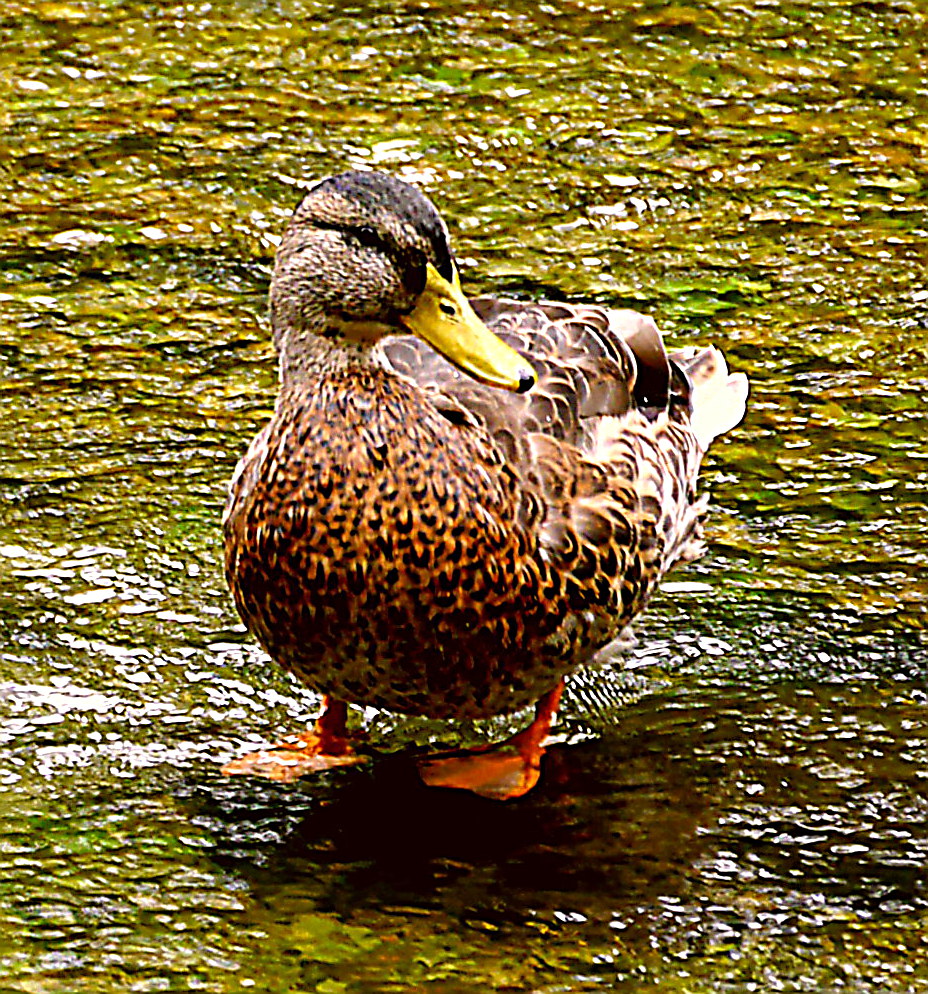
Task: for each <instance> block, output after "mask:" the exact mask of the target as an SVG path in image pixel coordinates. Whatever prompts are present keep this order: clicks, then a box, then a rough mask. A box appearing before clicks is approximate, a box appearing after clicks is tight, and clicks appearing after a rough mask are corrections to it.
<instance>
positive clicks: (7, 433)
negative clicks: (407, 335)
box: [0, 2, 928, 994]
mask: <svg viewBox="0 0 928 994" xmlns="http://www.w3.org/2000/svg"><path fill="white" fill-rule="evenodd" d="M2 17H3V18H4V20H3V27H4V31H3V34H2V36H0V38H2V41H0V44H2V51H3V55H4V58H3V60H2V63H0V85H2V87H3V92H4V97H3V104H2V106H0V113H2V115H3V116H2V122H3V138H2V139H0V141H2V143H3V146H4V148H3V151H4V155H3V157H2V161H3V163H4V164H3V172H4V178H5V180H6V184H5V188H6V191H7V192H6V199H5V210H4V211H3V215H2V221H0V223H2V226H3V236H4V237H3V239H2V241H0V244H2V246H3V247H2V249H0V259H2V271H3V276H4V280H3V285H2V287H0V303H2V318H0V368H2V379H0V382H2V389H0V496H2V501H3V503H2V506H0V515H2V517H0V597H2V599H0V626H2V642H0V980H2V983H0V986H2V987H3V988H4V990H7V989H9V990H12V991H42V992H45V991H49V992H52V991H53V992H77V991H88V992H100V991H113V992H122V991H158V990H177V991H186V990H205V991H215V992H237V991H241V990H247V989H249V988H251V989H255V990H261V991H271V992H275V994H277V992H281V994H283V992H291V991H318V992H320V994H341V992H348V994H355V992H359V994H360V992H364V994H367V992H375V991H376V992H380V991H418V990H423V989H427V990H434V991H438V992H441V994H464V992H478V991H480V992H482V991H497V990H513V991H544V992H549V991H550V992H554V991H558V992H561V991H567V992H573V991H599V990H620V991H628V992H633V991H635V992H637V991H639V990H643V989H649V990H660V991H667V992H671V991H673V992H678V991H689V992H699V994H701V992H704V991H705V992H709V991H723V992H729V991H730V992H742V991H768V990H770V991H814V992H823V991H824V992H831V991H834V992H839V991H873V992H883V991H886V992H909V991H926V990H928V966H926V963H928V893H926V884H925V868H926V865H928V852H926V850H928V801H926V800H925V798H926V796H928V789H926V788H928V710H926V708H928V698H926V688H925V675H926V670H928V665H926V664H928V639H926V605H928V579H926V565H928V539H926V536H925V524H926V506H928V441H926V439H928V418H926V414H925V409H926V403H928V348H926V328H928V281H926V261H928V256H926V249H925V246H926V244H928V218H926V212H928V208H926V194H925V177H926V175H928V171H926V140H925V135H926V134H928V87H926V83H925V78H924V66H925V65H926V64H928V51H926V48H925V38H926V37H928V31H926V28H928V24H926V20H925V15H924V14H923V13H921V12H920V7H919V6H918V5H916V4H911V3H888V4H854V5H850V4H844V3H826V2H819V3H815V4H812V5H796V6H786V5H777V4H765V3H759V2H758V3H746V4H740V5H738V6H737V7H731V6H729V5H723V4H721V3H719V4H716V5H714V6H713V5H700V6H693V7H684V6H675V7H668V6H658V5H640V4H635V5H633V4H625V3H613V4H608V5H605V6H602V5H599V6H598V5H593V4H580V3H565V4H558V5H556V6H551V7H547V6H544V5H542V6H537V5H527V4H526V5H524V6H522V5H520V4H517V3H508V4H505V5H503V7H502V8H500V9H497V10H496V11H487V10H480V11H478V10H477V9H476V8H473V9H472V8H471V6H470V5H464V4H456V3H445V2H435V3H432V4H430V5H428V6H425V5H416V4H411V3H410V4H399V5H384V6H379V5H376V4H374V5H359V6H356V7H350V8H339V10H338V12H337V13H336V12H335V11H334V8H328V7H324V6H321V5H313V4H310V3H305V4H296V3H286V4H278V5H270V4H263V3H248V2H241V3H236V4H230V5H213V6H211V5H209V4H189V5H172V4H169V3H165V4H155V3H149V4H145V3H137V4H119V5H116V4H103V3H96V4H95V3H89V2H88V3H57V2H49V3H34V4H29V5H22V6H17V7H13V8H9V9H8V10H7V12H6V13H4V14H3V15H2ZM358 164H367V165H377V166H379V167H381V168H385V169H389V170H392V171H394V172H397V173H399V174H400V175H403V176H406V177H407V178H408V179H411V180H413V181H415V182H419V183H421V184H423V185H424V186H425V188H426V189H427V190H428V192H429V193H430V194H431V195H432V196H433V198H434V199H435V200H436V201H437V202H438V203H439V206H440V207H441V209H442V211H443V212H444V214H445V216H446V218H447V219H448V221H449V224H450V226H451V228H452V232H453V235H454V238H455V243H456V246H457V250H458V254H459V257H460V260H461V263H462V268H463V270H464V274H465V281H466V283H467V286H468V289H469V290H471V291H473V292H475V293H476V292H486V291H489V290H498V291H500V292H503V293H506V294H515V295H519V296H541V295H547V296H554V297H558V296H564V295H569V296H571V297H577V298H585V299H593V300H600V301H603V302H606V303H610V304H616V305H621V306H633V307H638V308H640V309H642V310H647V311H649V312H652V313H654V314H655V315H656V316H657V317H658V319H659V322H660V324H661V325H662V327H663V328H664V329H665V331H666V332H667V333H668V335H669V336H670V338H671V341H672V342H675V343H676V342H684V341H690V340H698V341H708V340H712V341H715V342H716V343H717V344H719V345H721V346H723V347H724V349H725V351H726V354H727V355H728V357H729V361H730V363H731V364H732V365H733V366H734V367H736V368H739V369H743V370H745V371H747V372H748V373H749V375H750V376H751V380H752V388H753V393H752V398H751V404H750V412H749V417H748V419H747V421H746V422H745V424H744V425H743V426H742V428H740V429H739V430H738V431H737V432H735V433H733V434H732V435H731V436H730V438H729V439H727V440H726V441H725V442H723V443H722V444H720V445H719V446H718V447H717V448H716V449H714V450H713V453H712V455H711V457H710V460H709V465H708V468H707V473H706V478H707V483H709V484H710V485H711V488H712V492H713V501H714V504H713V513H712V518H711V524H710V538H711V542H712V546H711V554H710V556H709V557H708V558H707V559H705V560H703V561H701V562H700V563H698V564H696V565H694V566H692V567H690V568H688V569H687V570H685V571H681V572H680V573H678V574H676V575H674V576H673V577H672V578H671V582H670V583H668V584H667V586H666V589H665V591H664V593H663V594H662V596H661V597H660V598H659V599H658V601H656V602H655V604H654V605H653V606H652V609H651V610H650V612H649V614H648V615H647V617H646V618H644V619H643V620H642V621H641V623H640V624H639V625H638V626H637V638H638V641H637V644H636V645H634V646H632V647H630V648H629V650H628V653H627V655H626V656H625V657H624V660H623V661H620V662H617V664H616V666H615V667H614V668H612V669H610V670H607V671H605V672H602V673H599V674H595V675H590V674H581V675H579V676H578V678H577V679H576V681H575V682H574V684H573V685H572V686H571V688H570V694H569V698H568V702H567V708H566V710H565V714H564V717H563V720H562V722H561V724H560V726H559V733H560V735H559V738H560V740H561V741H560V744H559V745H558V746H556V747H555V748H554V749H553V750H552V751H551V753H550V754H549V757H548V762H547V767H546V771H545V778H544V782H543V785H542V786H541V788H540V789H539V790H538V791H537V792H536V793H534V794H533V795H530V796H529V797H527V798H525V799H524V800H522V801H520V802H517V803H513V804H508V805H498V804H492V803H490V802H484V801H480V800H478V799H475V798H469V797H458V796H451V797H447V796H444V795H443V794H442V793H441V792H435V791H428V790H426V789H425V788H423V787H420V786H419V785H418V784H417V783H416V782H415V778H414V777H413V776H412V773H411V770H410V768H409V766H408V765H407V764H406V763H405V762H404V761H403V756H404V753H408V751H409V750H410V749H411V748H412V747H413V746H420V745H424V744H425V743H427V742H428V741H430V740H432V739H434V738H440V739H441V740H442V741H446V742H451V741H456V740H457V738H458V737H463V738H468V737H470V736H471V735H472V734H477V735H479V734H483V733H484V732H486V731H487V730H486V729H477V730H476V732H474V731H473V730H472V729H469V728H455V727H451V726H445V725H434V724H431V723H429V722H409V721H401V720H397V719H394V718H391V717H390V716H388V715H372V714H365V715H361V714H359V715H357V716H356V719H357V720H359V721H361V720H363V721H366V722H368V723H369V725H370V728H371V736H372V740H373V743H374V744H375V745H376V746H378V747H379V748H381V749H382V750H383V751H384V753H393V754H395V755H394V757H393V758H391V759H386V760H383V761H381V762H380V763H378V764H376V765H375V766H374V767H373V768H364V769H358V770H350V771H342V772H340V773H337V774H334V773H333V774H331V775H328V776H325V777H322V778H319V779H317V780H314V781H313V780H310V781H305V782H301V783H299V784H297V785H295V786H289V787H276V786H268V785H265V784H261V783H258V782H250V781H247V780H236V781H228V780H225V779H224V778H222V777H221V776H220V775H219V774H218V772H217V769H218V766H219V764H220V763H221V761H222V760H224V759H225V758H228V757H229V756H231V755H233V754H236V753H239V752H241V751H243V750H244V749H245V748H247V747H248V745H249V744H252V743H254V742H259V741H264V740H265V739H267V738H269V737H273V736H274V735H275V734H276V733H278V732H280V731H281V730H282V729H297V728H300V727H301V726H302V725H303V724H304V723H305V721H306V720H307V719H308V717H309V716H310V715H312V714H313V713H314V711H315V709H316V707H317V705H318V701H317V700H316V699H315V698H313V697H312V696H311V695H307V694H304V693H303V692H302V691H301V690H300V689H299V688H298V687H296V686H294V685H292V684H291V683H289V682H288V681H287V680H286V679H285V678H284V677H283V676H281V675H280V674H279V673H277V672H276V670H275V669H274V668H273V667H272V666H271V665H270V664H269V663H268V662H267V661H266V660H265V659H264V658H263V657H262V655H261V654H260V652H259V651H258V650H257V649H256V647H255V646H254V645H253V643H252V642H251V641H250V640H249V639H248V637H247V636H246V635H245V634H244V632H243V631H242V628H241V626H240V625H239V623H238V619H237V618H236V616H235V614H234V611H233V609H232V607H231V603H230V601H229V598H228V595H227V593H226V591H225V588H224V583H223V580H222V576H221V569H220V548H219V525H218V522H219V514H220V509H221V505H222V501H223V496H224V486H225V481H226V479H227V478H228V476H229V475H230V473H231V471H232V467H233V466H234V463H235V461H236V459H237V458H238V456H239V454H240V453H241V452H242V451H243V449H244V447H245V445H246V444H247V441H248V439H249V438H250V436H251V435H252V434H253V433H254V431H255V430H256V429H257V427H258V426H259V425H260V424H261V423H262V422H263V420H264V419H265V418H266V416H267V413H268V410H269V408H270V406H271V404H272V400H273V392H274V387H275V370H274V364H273V358H272V355H271V352H270V349H269V346H268V344H267V331H266V327H265V324H264V296H265V293H266V287H267V276H268V268H267V267H268V264H269V262H270V260H271V258H272V254H273V249H274V241H275V237H276V236H277V235H278V234H279V232H280V230H281V228H282V225H283V224H284V222H285V218H286V214H287V211H288V210H289V208H290V207H291V206H292V205H293V203H294V202H295V201H296V200H297V199H298V197H299V189H298V184H299V183H300V182H302V181H306V180H308V179H310V178H313V177H317V176H319V175H322V174H324V173H326V172H328V171H333V170H337V169H341V168H344V167H345V166H347V165H358Z"/></svg>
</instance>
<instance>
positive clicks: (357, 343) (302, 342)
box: [278, 331, 383, 388]
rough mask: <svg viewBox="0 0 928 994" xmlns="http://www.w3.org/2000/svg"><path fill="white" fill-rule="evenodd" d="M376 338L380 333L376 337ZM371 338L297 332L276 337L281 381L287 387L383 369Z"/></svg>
mask: <svg viewBox="0 0 928 994" xmlns="http://www.w3.org/2000/svg"><path fill="white" fill-rule="evenodd" d="M378 337H379V336H378ZM375 341H376V339H374V338H373V337H363V336H362V337H358V338H348V337H346V336H344V335H342V334H338V335H332V336H330V337H328V336H325V335H317V334H313V333H311V332H304V333H302V334H301V333H300V332H298V331H294V332H291V333H290V334H287V335H283V336H281V337H280V338H278V349H279V364H280V365H279V368H280V383H281V386H282V387H284V388H287V387H291V386H292V387H301V386H302V387H308V386H310V387H311V386H313V385H318V384H319V383H320V382H324V381H325V380H328V379H330V378H332V377H333V376H339V375H342V374H345V373H350V372H351V371H355V372H359V371H363V370H369V369H382V368H383V361H382V359H381V358H380V355H379V352H378V351H377V350H375V349H374V348H373V345H374V342H375Z"/></svg>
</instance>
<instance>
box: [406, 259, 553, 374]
mask: <svg viewBox="0 0 928 994" xmlns="http://www.w3.org/2000/svg"><path fill="white" fill-rule="evenodd" d="M427 273H428V276H427V279H426V284H425V289H424V290H423V291H422V294H421V295H420V297H419V300H418V302H417V303H416V307H415V309H414V310H413V311H411V312H410V313H409V314H407V315H406V316H405V317H404V318H403V323H404V324H405V325H406V327H407V328H409V330H410V331H411V332H413V334H415V335H418V336H419V337H420V338H422V339H424V340H425V341H426V342H428V343H429V345H431V346H432V348H434V349H437V350H438V351H439V352H440V353H441V354H442V355H443V356H444V357H445V358H446V359H448V360H449V361H450V362H453V363H454V364H455V366H457V367H458V369H460V370H461V371H462V372H464V373H467V375H468V376H472V377H473V378H474V379H475V380H480V382H481V383H488V384H489V385H490V386H493V387H503V388H504V389H506V390H513V391H515V392H516V393H525V391H526V390H530V389H531V388H532V387H533V386H534V385H535V371H534V370H533V369H532V367H531V366H530V365H529V364H528V362H526V360H525V359H523V358H522V356H520V355H519V353H518V352H516V351H515V349H511V348H510V347H509V346H508V345H507V344H506V343H505V342H504V341H502V339H500V338H497V336H496V335H494V334H493V332H492V331H490V329H489V328H488V327H487V326H486V325H485V324H484V323H483V322H482V321H481V320H480V318H478V317H477V315H476V314H475V313H474V309H473V308H472V307H471V306H470V303H469V302H468V300H467V298H466V297H465V296H464V293H463V292H462V290H461V283H460V280H459V279H458V272H457V269H455V270H454V275H453V276H452V279H451V281H450V282H449V281H448V280H446V279H445V278H444V277H443V276H442V275H441V274H440V273H439V272H438V270H437V269H436V268H435V267H434V266H433V265H432V264H431V263H429V265H428V270H427Z"/></svg>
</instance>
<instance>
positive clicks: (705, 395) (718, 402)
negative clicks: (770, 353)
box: [670, 345, 748, 452]
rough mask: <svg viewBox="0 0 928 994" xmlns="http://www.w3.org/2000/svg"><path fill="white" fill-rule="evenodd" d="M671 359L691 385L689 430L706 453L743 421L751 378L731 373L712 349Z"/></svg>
mask: <svg viewBox="0 0 928 994" xmlns="http://www.w3.org/2000/svg"><path fill="white" fill-rule="evenodd" d="M670 358H671V359H673V361H674V362H676V363H677V364H678V365H679V366H680V368H681V369H683V371H684V372H685V373H686V374H687V376H689V378H690V382H691V383H692V387H693V392H692V395H691V402H692V405H693V413H692V414H691V416H690V428H692V430H693V433H694V434H695V435H696V438H697V440H698V442H699V447H700V448H701V449H702V450H703V452H705V451H706V449H708V448H709V446H710V445H711V444H712V441H713V439H715V438H718V436H719V435H724V434H725V432H726V431H730V430H731V429H732V428H734V427H735V425H737V424H739V423H740V421H741V419H742V418H743V417H744V412H745V407H746V405H747V399H748V378H747V377H746V376H745V375H744V373H729V372H728V365H727V364H726V362H725V357H724V356H723V355H722V353H721V352H719V350H718V349H717V348H715V347H714V346H712V345H710V346H708V348H703V349H699V348H689V349H684V350H682V351H680V352H674V353H673V354H672V355H671V356H670Z"/></svg>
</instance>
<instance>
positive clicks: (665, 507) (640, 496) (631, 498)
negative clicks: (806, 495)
mask: <svg viewBox="0 0 928 994" xmlns="http://www.w3.org/2000/svg"><path fill="white" fill-rule="evenodd" d="M472 303H473V306H474V310H475V311H476V312H477V314H478V315H479V316H480V317H481V318H482V319H483V321H484V322H485V323H486V324H487V325H488V326H489V327H490V328H492V329H493V331H494V332H495V333H496V334H497V335H499V336H500V338H502V339H503V340H504V341H505V342H506V343H507V344H509V345H511V346H512V347H513V348H515V349H516V350H517V351H518V352H520V353H522V354H523V355H524V356H525V357H526V358H527V359H528V360H529V361H530V362H531V363H532V365H533V367H534V369H535V371H536V373H537V375H538V382H537V384H536V385H535V386H534V387H533V388H532V389H531V390H530V391H529V392H528V393H526V394H521V395H520V394H512V393H506V392H504V391H502V390H499V389H494V388H492V387H487V386H484V385H482V384H479V383H477V382H475V381H474V380H472V379H471V378H470V377H468V376H466V375H465V374H462V373H460V372H459V371H458V370H457V369H456V368H455V367H454V366H452V365H451V363H449V362H448V361H447V360H446V359H444V358H443V357H441V356H440V355H438V354H437V353H436V352H434V351H433V350H432V349H430V348H429V347H428V346H427V345H425V344H424V343H422V342H421V341H420V340H418V339H416V338H412V337H406V336H404V337H401V338H395V339H390V340H388V341H387V342H386V343H385V344H384V345H383V346H382V348H383V352H384V356H385V361H386V362H388V363H389V364H390V365H391V366H392V367H393V368H394V369H395V370H396V371H397V372H399V373H402V374H404V375H406V376H408V377H410V378H412V379H413V380H415V381H416V382H417V383H418V384H419V385H420V387H421V388H422V389H423V390H425V391H426V392H427V393H428V394H429V395H430V396H431V397H432V398H433V401H434V403H435V405H436V407H437V408H438V409H439V410H440V411H441V412H442V413H443V414H444V415H445V416H446V417H447V418H448V419H449V420H451V421H453V422H455V423H458V424H461V425H462V427H465V428H466V426H468V425H472V426H474V427H479V428H480V429H481V430H485V431H486V432H487V433H488V434H489V436H490V437H491V438H492V440H493V442H494V443H495V445H496V447H497V448H498V450H499V451H500V452H501V454H502V456H503V459H504V461H505V463H506V464H507V465H508V466H509V467H510V468H511V469H512V470H513V471H514V472H515V473H516V474H518V476H519V477H520V478H521V479H522V480H523V481H524V482H525V483H526V485H527V486H528V487H530V488H532V489H533V490H536V491H537V493H538V496H539V497H540V502H541V505H542V508H541V510H542V513H541V515H540V516H534V517H535V520H534V522H533V524H534V526H535V527H537V529H538V533H539V544H540V546H541V548H542V549H544V550H545V553H546V554H547V555H548V556H549V557H552V558H553V559H554V560H555V561H556V562H557V563H558V566H559V568H560V569H562V570H563V571H564V572H567V573H569V574H571V575H572V576H573V577H574V578H575V579H576V581H577V583H578V584H580V585H581V586H582V585H583V584H589V585H590V589H592V588H594V587H595V588H598V592H597V593H596V596H595V597H593V601H594V602H595V603H596V604H598V605H599V606H607V603H608V604H610V605H611V607H612V608H613V609H618V612H619V613H620V614H621V615H622V616H623V617H630V616H631V615H633V614H634V613H636V612H637V610H639V609H640V608H641V607H642V606H643V604H644V602H645V601H646V599H647V597H648V596H649V594H650V592H651V590H653V587H654V585H655V583H656V581H657V580H658V579H659V577H660V576H661V575H663V573H664V572H666V570H667V569H669V568H670V567H671V566H672V565H673V564H674V563H675V562H678V561H680V560H690V559H693V558H695V557H696V556H697V555H699V553H700V551H701V548H702V544H701V535H700V517H701V515H702V512H703V510H704V507H705V502H704V500H697V498H696V496H695V485H696V478H697V475H698V471H699V464H700V461H701V459H702V456H703V454H704V452H705V450H706V448H707V447H708V444H709V442H711V440H712V438H713V437H715V436H716V435H717V434H720V433H721V432H722V431H725V430H727V429H728V428H730V427H732V426H734V425H735V424H737V423H738V422H739V421H740V420H741V418H742V417H743V415H744V407H745V398H746V395H747V381H746V380H745V379H744V377H743V376H740V375H739V374H735V375H730V374H729V373H728V370H727V367H726V366H725V362H724V359H723V358H722V356H721V354H720V353H719V352H718V351H717V350H715V349H711V348H710V349H703V350H696V349H691V350H688V351H686V352H680V353H675V354H673V355H668V353H667V351H666V349H665V348H664V344H663V341H662V339H661V336H660V333H659V331H658V329H657V327H656V325H655V323H654V321H653V320H652V319H651V318H649V317H646V316H645V315H642V314H639V313H637V312H636V311H631V310H607V309H604V308H601V307H596V306H592V305H570V304H559V303H550V302H542V303H525V302H521V301H514V300H501V299H494V298H477V299H476V300H474V301H472ZM629 576H631V577H632V578H633V580H632V581H631V582H630V581H629V579H628V578H629ZM580 599H581V600H582V598H580ZM623 605H624V609H623Z"/></svg>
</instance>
